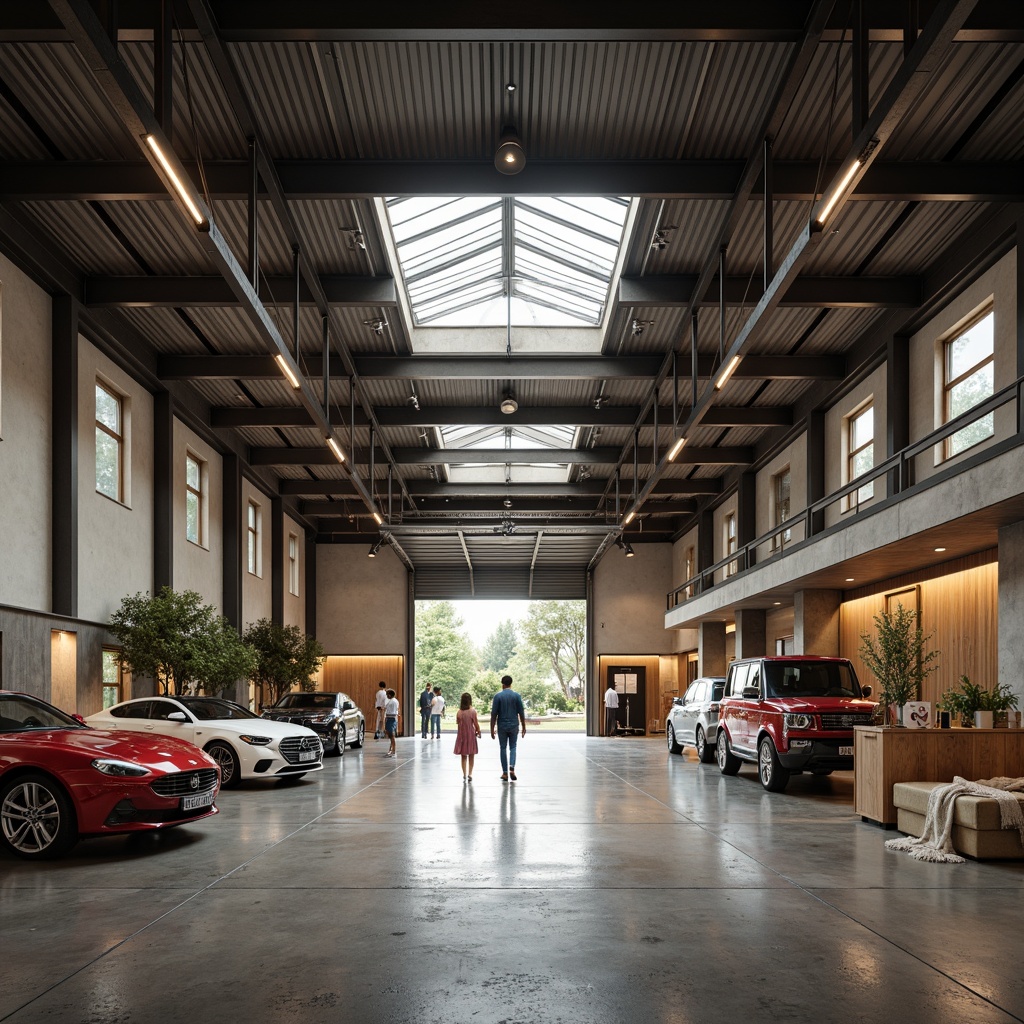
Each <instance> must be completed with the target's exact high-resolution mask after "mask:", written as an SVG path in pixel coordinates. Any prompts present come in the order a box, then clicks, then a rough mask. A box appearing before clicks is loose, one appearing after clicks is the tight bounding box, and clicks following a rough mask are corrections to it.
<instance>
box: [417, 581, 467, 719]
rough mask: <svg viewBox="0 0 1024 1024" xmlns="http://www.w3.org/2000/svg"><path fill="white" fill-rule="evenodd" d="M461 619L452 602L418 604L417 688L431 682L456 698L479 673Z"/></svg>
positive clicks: (453, 699) (451, 699) (446, 695)
mask: <svg viewBox="0 0 1024 1024" xmlns="http://www.w3.org/2000/svg"><path fill="white" fill-rule="evenodd" d="M462 625H463V622H462V619H461V618H460V617H459V616H458V615H457V614H456V612H455V607H454V606H453V605H452V603H451V602H450V601H427V602H425V603H423V604H419V605H417V606H416V689H417V690H421V689H422V688H423V685H424V684H425V683H427V682H428V681H429V682H430V683H431V685H433V686H440V687H441V691H442V692H443V693H444V695H445V697H446V699H447V700H448V701H449V702H453V701H457V700H458V694H461V693H462V692H463V691H465V690H466V689H467V687H468V686H469V682H470V680H471V679H472V678H473V675H474V673H475V672H476V667H477V666H476V655H475V654H474V653H473V647H472V644H470V642H469V639H468V638H467V637H466V636H465V634H464V633H462V631H461V630H462Z"/></svg>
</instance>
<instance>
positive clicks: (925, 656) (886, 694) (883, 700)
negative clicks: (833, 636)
mask: <svg viewBox="0 0 1024 1024" xmlns="http://www.w3.org/2000/svg"><path fill="white" fill-rule="evenodd" d="M874 622H875V635H874V637H871V636H868V634H867V633H862V634H861V637H860V639H861V645H860V650H859V652H858V653H859V654H860V657H861V660H862V661H863V662H864V664H865V665H867V667H868V668H869V669H870V670H871V672H872V674H873V675H874V677H875V678H876V679H877V680H878V700H879V707H880V709H881V711H882V713H883V715H884V716H885V724H886V725H900V726H902V725H903V705H904V704H906V703H907V701H909V700H916V699H918V698H919V697H920V695H921V683H922V682H923V681H924V679H925V677H926V676H928V675H929V674H930V673H932V672H934V671H935V670H936V669H937V668H938V665H936V664H935V661H936V659H937V658H938V657H939V652H938V651H928V652H925V650H924V647H925V644H926V643H928V641H929V640H930V639H931V638H932V634H931V633H929V634H928V635H927V636H925V634H924V632H923V631H922V629H921V627H920V626H919V625H918V624H917V613H916V612H912V611H910V610H909V609H907V608H904V607H903V605H902V604H897V605H896V610H895V611H892V612H889V611H884V610H883V611H881V612H879V614H878V615H876V616H875V617H874ZM894 709H895V714H894Z"/></svg>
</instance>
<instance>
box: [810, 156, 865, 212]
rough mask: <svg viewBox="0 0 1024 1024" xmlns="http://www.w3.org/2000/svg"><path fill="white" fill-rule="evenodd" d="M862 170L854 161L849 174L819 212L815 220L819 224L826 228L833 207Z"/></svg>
mask: <svg viewBox="0 0 1024 1024" xmlns="http://www.w3.org/2000/svg"><path fill="white" fill-rule="evenodd" d="M859 170H860V161H859V160H854V161H853V163H852V164H851V165H850V167H849V169H848V170H847V172H846V173H845V174H844V175H843V176H842V178H840V179H839V184H838V185H836V187H835V189H834V190H833V192H832V195H831V196H829V198H828V200H827V201H826V203H825V205H824V206H823V207H822V208H821V209H820V210H819V211H818V214H817V216H816V217H815V218H814V219H815V220H816V221H817V222H818V223H819V224H821V225H822V226H824V224H825V221H826V220H828V215H829V214H830V213H831V212H832V209H833V207H834V206H835V205H836V203H838V202H839V200H840V198H841V197H842V195H843V193H844V192H845V191H846V187H847V186H848V185H849V184H850V182H851V181H853V176H854V175H855V174H856V173H857V172H858V171H859Z"/></svg>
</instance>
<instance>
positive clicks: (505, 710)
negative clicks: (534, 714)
mask: <svg viewBox="0 0 1024 1024" xmlns="http://www.w3.org/2000/svg"><path fill="white" fill-rule="evenodd" d="M520 727H522V730H523V736H525V735H526V711H525V710H524V709H523V698H522V697H520V696H519V694H518V693H516V691H515V690H513V689H512V677H511V676H502V677H501V692H500V693H496V694H495V695H494V700H492V701H491V739H492V740H493V739H494V734H495V730H497V734H498V743H499V744H500V747H501V781H502V782H508V780H509V779H511V780H512V781H513V782H515V781H516V740H517V739H518V738H519V729H520Z"/></svg>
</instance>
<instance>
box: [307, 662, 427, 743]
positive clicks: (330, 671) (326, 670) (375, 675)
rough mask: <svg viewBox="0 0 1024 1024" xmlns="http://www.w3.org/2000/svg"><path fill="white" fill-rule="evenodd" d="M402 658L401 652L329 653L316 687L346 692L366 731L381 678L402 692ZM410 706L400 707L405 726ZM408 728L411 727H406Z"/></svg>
mask: <svg viewBox="0 0 1024 1024" xmlns="http://www.w3.org/2000/svg"><path fill="white" fill-rule="evenodd" d="M403 678H404V658H403V656H402V655H401V654H372V655H371V654H367V655H350V656H342V655H330V656H329V657H328V658H327V660H326V661H325V662H324V665H323V668H322V669H321V670H320V678H319V681H318V689H321V690H341V691H343V692H344V693H347V694H348V695H349V696H350V697H351V698H352V699H353V700H354V701H355V702H356V704H358V705H359V707H360V708H361V709H362V712H363V714H364V715H365V716H366V729H367V732H369V733H372V732H373V723H374V719H373V716H374V700H375V698H376V696H377V690H378V688H379V684H380V682H381V680H383V681H384V682H385V683H387V684H388V686H390V687H393V688H394V690H395V693H396V694H398V698H399V700H401V695H402V680H403ZM410 713H411V709H409V708H404V707H403V708H402V725H403V728H405V727H408V723H409V722H410V721H411V718H410V717H409V716H410ZM410 728H411V727H410Z"/></svg>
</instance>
